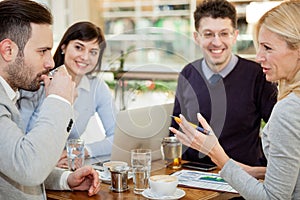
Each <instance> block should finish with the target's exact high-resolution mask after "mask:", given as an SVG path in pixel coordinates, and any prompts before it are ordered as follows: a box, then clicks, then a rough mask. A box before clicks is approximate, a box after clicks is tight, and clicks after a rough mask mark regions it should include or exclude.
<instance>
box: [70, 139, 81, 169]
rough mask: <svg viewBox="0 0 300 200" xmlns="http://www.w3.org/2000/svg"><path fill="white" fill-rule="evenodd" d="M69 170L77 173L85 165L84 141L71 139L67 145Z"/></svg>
mask: <svg viewBox="0 0 300 200" xmlns="http://www.w3.org/2000/svg"><path fill="white" fill-rule="evenodd" d="M66 149H67V158H68V168H69V170H70V171H75V170H76V169H78V168H80V167H82V166H83V164H84V141H83V140H82V139H69V140H67V143H66Z"/></svg>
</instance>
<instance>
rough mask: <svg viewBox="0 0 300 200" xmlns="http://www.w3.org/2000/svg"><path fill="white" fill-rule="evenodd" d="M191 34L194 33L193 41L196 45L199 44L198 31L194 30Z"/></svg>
mask: <svg viewBox="0 0 300 200" xmlns="http://www.w3.org/2000/svg"><path fill="white" fill-rule="evenodd" d="M193 35H194V40H195V42H196V43H197V44H198V45H200V35H199V33H198V32H196V31H195V32H194V33H193Z"/></svg>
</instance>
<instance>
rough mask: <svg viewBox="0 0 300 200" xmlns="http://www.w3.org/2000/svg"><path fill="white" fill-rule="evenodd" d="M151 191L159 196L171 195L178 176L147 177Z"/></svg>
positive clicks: (175, 186) (174, 189)
mask: <svg viewBox="0 0 300 200" xmlns="http://www.w3.org/2000/svg"><path fill="white" fill-rule="evenodd" d="M149 184H150V188H151V193H153V194H157V195H159V196H172V195H174V193H175V191H176V188H177V185H178V178H177V177H176V176H170V175H154V176H151V177H150V179H149Z"/></svg>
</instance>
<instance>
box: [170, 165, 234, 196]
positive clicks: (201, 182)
mask: <svg viewBox="0 0 300 200" xmlns="http://www.w3.org/2000/svg"><path fill="white" fill-rule="evenodd" d="M172 175H173V176H177V177H178V181H179V182H178V184H179V185H184V186H189V187H193V188H201V189H208V190H217V191H224V192H231V193H238V192H237V191H236V190H235V189H233V188H232V187H231V186H230V185H229V184H228V183H227V182H225V181H224V179H222V178H221V177H220V175H219V174H216V173H208V172H201V171H192V170H180V171H177V172H175V173H174V174H172Z"/></svg>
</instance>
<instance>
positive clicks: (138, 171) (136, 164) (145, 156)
mask: <svg viewBox="0 0 300 200" xmlns="http://www.w3.org/2000/svg"><path fill="white" fill-rule="evenodd" d="M131 167H132V171H133V183H134V190H133V192H134V193H135V194H141V193H142V192H143V191H144V190H145V189H147V188H148V187H149V177H150V172H151V149H133V150H131Z"/></svg>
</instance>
